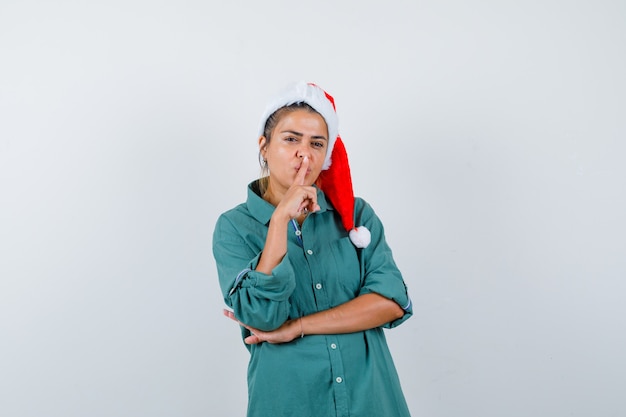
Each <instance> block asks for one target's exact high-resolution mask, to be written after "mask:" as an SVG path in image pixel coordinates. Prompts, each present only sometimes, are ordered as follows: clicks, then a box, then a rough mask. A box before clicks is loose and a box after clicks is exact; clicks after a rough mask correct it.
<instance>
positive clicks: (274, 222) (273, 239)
mask: <svg viewBox="0 0 626 417" xmlns="http://www.w3.org/2000/svg"><path fill="white" fill-rule="evenodd" d="M288 227H289V219H287V220H285V219H284V218H282V217H280V216H279V214H278V213H277V212H274V215H272V219H271V220H270V224H269V227H268V229H267V237H266V238H265V246H264V247H263V253H262V254H261V258H260V259H259V263H258V264H257V267H256V270H257V271H259V272H262V273H264V274H268V275H269V274H271V273H272V269H274V268H275V267H276V266H277V265H278V264H279V263H280V261H282V259H283V258H284V256H285V254H286V253H287V228H288Z"/></svg>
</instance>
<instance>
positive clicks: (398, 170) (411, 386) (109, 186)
mask: <svg viewBox="0 0 626 417" xmlns="http://www.w3.org/2000/svg"><path fill="white" fill-rule="evenodd" d="M625 22H626V3H624V2H623V1H618V0H616V1H609V0H604V1H603V0H594V1H591V0H589V1H582V0H581V1H575V0H574V1H565V0H563V1H558V0H543V1H535V0H526V1H521V0H516V1H495V0H494V1H487V0H478V1H473V2H469V1H462V0H456V1H453V0H444V1H390V2H380V1H356V0H355V1H316V2H306V3H304V2H302V3H301V2H293V1H277V0H267V1H262V2H254V1H249V2H237V1H232V2H225V1H224V2H209V1H181V0H178V1H140V0H124V1H121V0H107V1H106V2H105V1H100V2H93V1H92V2H85V1H78V0H76V1H39V2H37V1H17V0H15V1H12V0H2V2H1V3H0V277H1V279H0V415H2V416H7V417H39V416H41V417H43V416H46V417H57V416H58V417H85V416H89V417H98V416H107V417H108V416H115V417H124V416H128V417H144V416H145V417H158V416H176V417H179V416H185V417H187V416H189V417H193V416H243V415H244V413H245V411H244V410H245V407H246V385H245V373H246V365H247V357H248V354H247V351H246V350H245V348H244V346H243V345H242V342H241V340H240V338H239V330H238V328H237V326H235V325H234V324H233V323H231V322H229V321H228V320H227V319H225V318H223V317H222V316H221V308H222V306H223V301H222V299H221V296H220V293H219V289H218V284H217V277H216V270H215V264H214V261H213V258H212V254H211V236H212V232H213V226H214V224H215V221H216V219H217V216H218V215H219V214H220V213H221V212H223V211H225V210H227V209H229V208H231V207H232V206H234V205H235V204H237V203H239V202H242V201H243V200H244V199H245V187H246V185H247V183H248V182H249V181H251V180H253V179H254V178H255V177H256V176H257V175H258V172H259V167H258V163H257V158H256V156H257V147H256V140H257V137H256V133H257V122H258V118H259V117H260V115H261V113H262V110H263V108H264V106H265V102H266V99H267V98H268V97H269V96H270V95H271V94H273V93H274V92H275V91H276V90H278V89H280V88H282V87H283V86H284V85H285V84H287V83H288V82H291V81H294V80H306V81H313V82H316V83H318V84H319V85H321V86H322V87H323V88H325V89H326V90H328V91H329V92H330V93H331V94H333V95H334V96H335V99H336V101H337V107H338V113H339V118H340V132H341V134H342V137H343V139H344V141H345V144H346V147H347V149H348V153H349V156H350V161H351V166H352V173H353V181H354V186H355V193H356V194H357V195H359V196H362V197H364V198H365V199H366V200H368V201H369V202H370V203H371V204H372V205H373V207H374V208H375V210H376V211H377V213H378V214H379V216H380V217H381V218H382V220H383V222H384V224H385V226H386V231H387V237H388V241H389V243H390V245H391V247H392V249H393V250H394V254H395V257H396V261H397V263H398V264H399V266H400V268H401V270H402V271H403V272H404V275H405V279H406V282H407V284H408V286H409V290H410V293H411V296H412V299H413V302H414V306H415V315H414V317H413V318H412V319H411V320H409V321H408V322H406V323H405V324H403V325H402V326H400V327H399V328H398V329H395V330H392V331H389V332H387V335H388V339H389V344H390V345H391V350H392V353H393V355H394V358H395V361H396V365H397V368H398V370H399V373H400V376H401V379H402V383H403V387H404V391H405V395H406V397H407V399H408V402H409V405H410V409H411V411H412V414H413V415H414V416H416V417H418V416H428V417H459V416H464V417H468V416H469V417H473V416H475V417H491V416H493V417H501V416H507V417H528V416H546V417H561V416H563V417H565V416H576V417H582V416H594V417H596V416H602V417H609V416H615V417H617V416H620V417H621V416H624V415H626V401H625V400H624V399H623V395H624V392H625V391H626V357H625V356H624V352H625V351H626V331H625V330H626V311H625V310H626V309H625V308H624V304H623V299H624V294H625V293H626V280H625V278H626V238H625V236H626V222H625V220H624V217H625V215H626V169H625V168H624V162H623V160H624V157H625V155H626V145H625V134H626V117H625V116H626V111H625V110H626V101H625V97H626V82H625V77H624V74H626V53H625V49H624V48H625V45H626V25H625Z"/></svg>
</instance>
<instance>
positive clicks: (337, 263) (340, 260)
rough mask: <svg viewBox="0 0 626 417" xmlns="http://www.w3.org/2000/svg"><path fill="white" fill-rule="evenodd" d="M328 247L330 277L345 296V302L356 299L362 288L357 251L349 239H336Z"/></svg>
mask: <svg viewBox="0 0 626 417" xmlns="http://www.w3.org/2000/svg"><path fill="white" fill-rule="evenodd" d="M329 246H330V253H331V259H332V260H333V266H334V269H333V271H332V272H331V274H330V276H331V277H332V279H333V281H334V282H335V283H336V284H337V285H338V287H339V289H340V291H341V293H342V294H345V295H346V297H347V300H350V299H352V298H354V297H356V295H357V294H358V293H359V291H360V289H361V286H362V282H361V281H362V280H361V268H360V262H359V257H358V254H357V249H356V248H355V247H354V245H353V244H352V241H350V238H349V237H345V238H341V239H337V240H335V241H334V242H332V243H331V244H330V245H329ZM347 300H342V301H347Z"/></svg>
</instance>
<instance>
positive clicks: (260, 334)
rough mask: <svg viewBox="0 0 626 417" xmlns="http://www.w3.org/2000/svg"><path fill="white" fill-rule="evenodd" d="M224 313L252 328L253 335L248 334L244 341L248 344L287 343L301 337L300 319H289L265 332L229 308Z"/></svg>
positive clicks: (242, 324) (249, 328) (247, 327)
mask: <svg viewBox="0 0 626 417" xmlns="http://www.w3.org/2000/svg"><path fill="white" fill-rule="evenodd" d="M224 315H225V316H226V317H228V318H229V319H231V320H234V321H236V322H237V323H239V324H240V325H241V326H243V327H245V328H246V329H248V330H250V332H251V333H252V335H251V336H248V337H246V338H245V339H244V342H245V343H246V344H248V345H256V344H258V343H262V342H267V343H287V342H291V341H292V340H293V339H295V338H297V337H300V335H301V334H302V333H301V327H299V326H300V325H299V324H298V321H299V320H300V319H295V320H287V321H286V322H285V323H284V324H283V325H282V326H280V327H279V328H278V329H276V330H272V331H271V332H264V331H262V330H258V329H255V328H254V327H250V326H248V325H246V324H244V323H242V322H240V321H239V320H237V318H236V317H235V314H234V313H233V312H232V311H230V310H227V309H224Z"/></svg>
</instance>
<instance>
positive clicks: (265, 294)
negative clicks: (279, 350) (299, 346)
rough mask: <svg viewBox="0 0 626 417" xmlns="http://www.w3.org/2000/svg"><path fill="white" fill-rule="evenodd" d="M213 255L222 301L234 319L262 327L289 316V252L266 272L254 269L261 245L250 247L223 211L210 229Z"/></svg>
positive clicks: (274, 325)
mask: <svg viewBox="0 0 626 417" xmlns="http://www.w3.org/2000/svg"><path fill="white" fill-rule="evenodd" d="M213 255H214V257H215V261H216V264H217V272H218V276H219V281H220V287H221V289H222V295H223V296H224V301H225V302H226V304H227V305H229V306H230V307H232V309H233V311H234V313H235V316H236V317H237V319H239V320H240V321H241V322H243V323H245V324H247V325H249V326H252V327H255V328H257V329H260V330H264V331H269V330H274V329H276V328H278V327H280V326H281V325H282V324H283V323H284V322H285V321H286V320H287V319H288V317H289V309H290V304H289V297H290V296H291V294H292V293H293V291H294V289H295V286H296V281H295V275H294V272H293V268H292V267H291V263H290V262H289V259H288V255H285V257H284V258H283V259H282V261H281V262H280V263H279V264H278V265H277V266H276V267H275V268H274V269H273V270H272V272H271V274H269V275H268V274H264V273H261V272H257V271H255V269H256V267H257V264H258V262H259V258H260V257H261V249H260V248H259V249H255V248H253V247H251V246H250V245H249V244H248V243H247V242H246V240H245V239H243V237H242V236H241V234H240V233H239V231H238V230H237V228H236V226H235V225H234V224H233V222H231V221H230V220H229V219H228V218H227V217H225V216H224V215H222V216H220V218H219V219H218V221H217V224H216V227H215V231H214V233H213Z"/></svg>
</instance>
